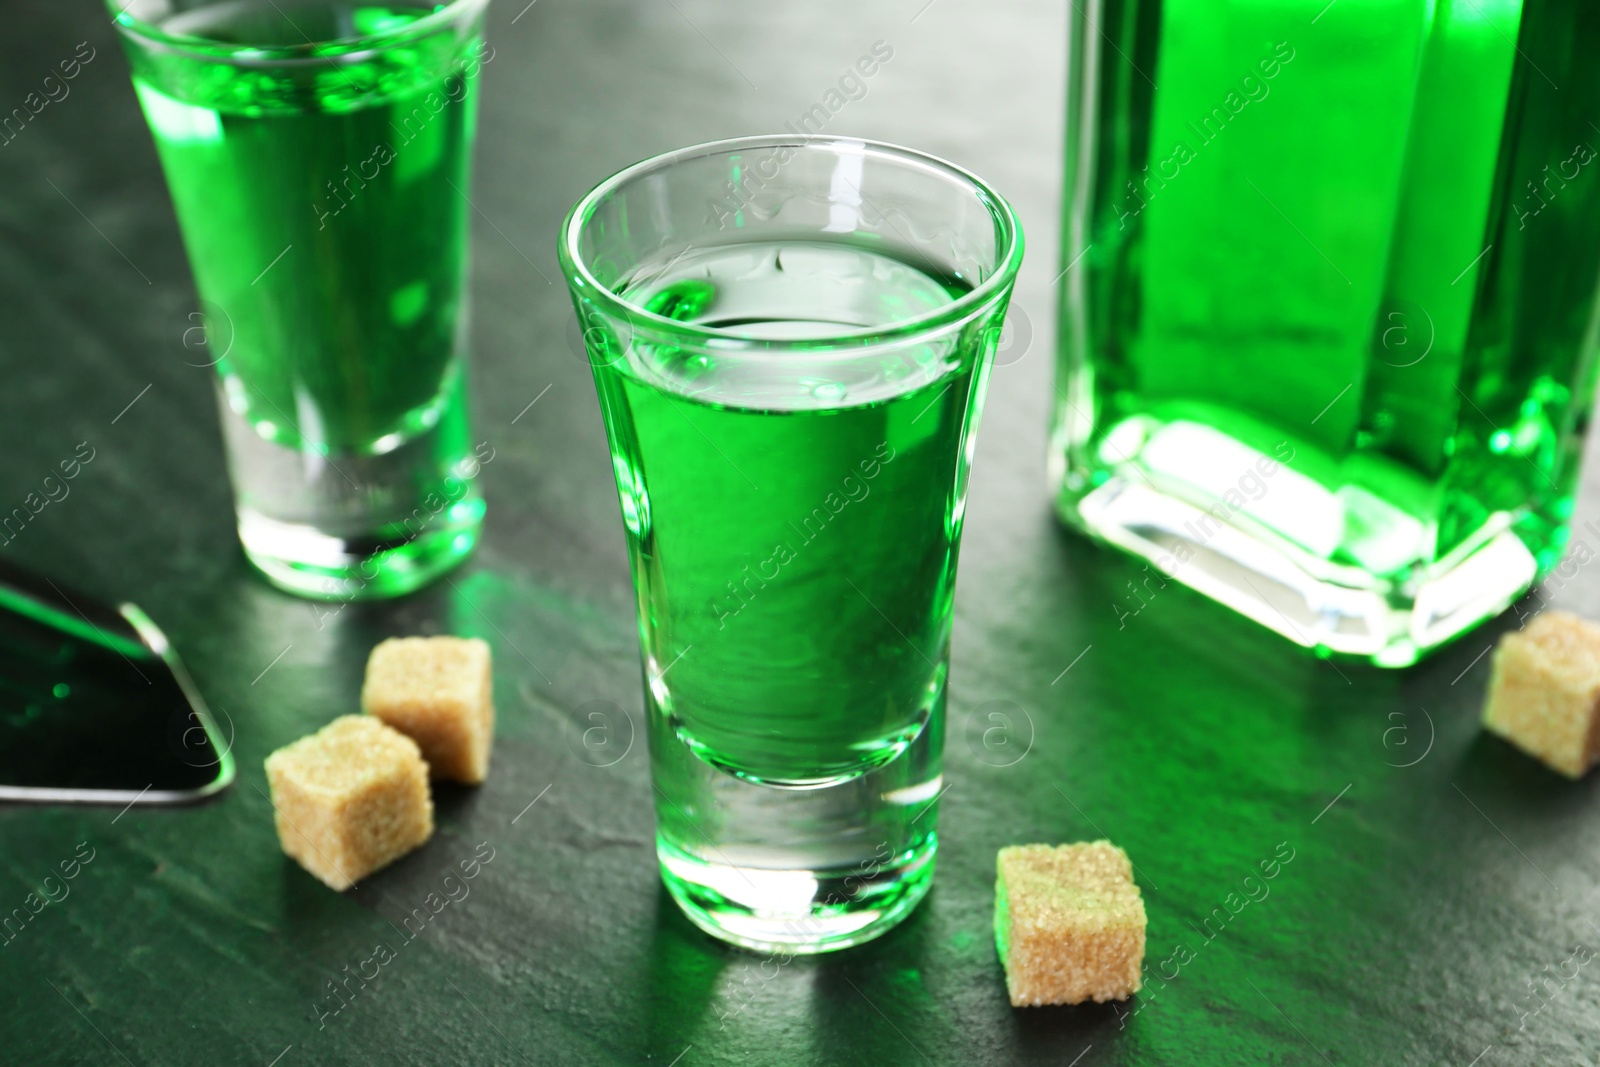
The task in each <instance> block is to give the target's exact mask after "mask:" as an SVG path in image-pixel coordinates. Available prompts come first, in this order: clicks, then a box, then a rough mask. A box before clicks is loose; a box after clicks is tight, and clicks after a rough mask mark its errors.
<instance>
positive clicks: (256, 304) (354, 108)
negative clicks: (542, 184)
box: [128, 0, 485, 573]
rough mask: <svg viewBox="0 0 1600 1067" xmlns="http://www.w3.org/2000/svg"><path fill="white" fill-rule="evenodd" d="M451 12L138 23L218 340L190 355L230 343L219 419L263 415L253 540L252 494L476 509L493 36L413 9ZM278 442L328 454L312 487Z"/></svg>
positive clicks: (347, 530)
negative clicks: (468, 373)
mask: <svg viewBox="0 0 1600 1067" xmlns="http://www.w3.org/2000/svg"><path fill="white" fill-rule="evenodd" d="M435 11H436V6H435V5H431V4H430V5H424V4H407V3H389V4H382V5H371V4H352V3H335V2H326V0H323V2H305V0H300V2H292V0H259V2H258V0H241V2H235V3H218V4H210V5H199V6H194V5H190V6H189V9H184V8H183V6H182V5H180V10H179V12H178V13H176V14H172V15H169V16H168V17H166V18H164V19H162V20H160V21H159V22H157V23H156V25H157V28H158V29H159V30H160V31H161V32H162V33H163V34H168V35H172V36H174V37H179V38H181V39H182V41H183V43H182V45H181V46H169V45H146V44H142V43H140V41H139V38H138V34H137V25H136V24H133V25H132V29H133V31H134V32H132V33H130V35H129V48H128V52H129V56H130V60H131V63H132V66H133V75H134V84H135V87H136V89H137V91H138V95H139V99H140V101H141V103H142V105H143V107H144V111H145V115H146V117H147V118H148V120H149V124H150V127H151V129H152V131H153V133H154V136H155V140H156V144H157V147H158V149H159V151H160V155H161V159H162V163H163V166H164V169H165V172H166V176H167V182H168V185H169V187H170V189H171V192H172V199H173V202H174V205H175V207H176V209H177V214H178V218H179V222H180V223H181V227H182V231H183V236H184V241H185V244H186V246H187V249H188V252H189V258H190V263H191V266H192V268H193V271H194V276H195V281H196V284H197V288H198V289H199V291H200V296H201V298H202V307H203V309H204V320H205V321H204V325H205V327H206V330H205V334H206V341H207V342H208V343H207V344H198V343H191V344H190V345H189V350H190V352H191V353H192V354H191V355H189V356H188V357H187V358H188V359H189V360H190V362H195V363H202V364H203V363H210V362H212V361H215V365H216V367H217V370H218V371H219V372H220V374H221V376H222V382H223V385H224V388H225V397H226V402H227V403H226V406H227V409H228V411H229V412H230V413H231V414H230V415H228V416H225V421H226V420H227V419H228V418H232V419H236V420H237V421H238V425H239V427H241V428H247V429H245V430H243V432H242V433H241V432H240V430H239V429H236V428H235V427H233V426H230V427H228V430H229V436H230V444H232V445H233V446H234V447H233V448H232V460H233V467H234V476H235V482H236V489H237V491H238V494H239V497H240V512H241V533H246V545H247V548H249V547H251V544H250V538H249V536H248V533H247V527H248V526H249V522H250V518H249V516H252V515H254V516H257V518H258V519H259V520H260V521H263V522H266V523H286V524H294V523H301V524H305V525H307V526H310V527H313V528H316V529H317V530H318V531H320V532H322V533H328V534H333V535H337V536H341V537H344V538H347V539H349V540H350V541H351V542H352V543H353V544H357V545H359V544H360V543H363V542H364V543H366V544H368V545H369V546H383V545H385V544H389V545H393V544H396V543H400V542H403V541H405V540H407V539H408V538H411V537H414V536H415V535H416V534H417V531H418V529H419V528H420V527H421V526H423V525H428V526H429V527H430V528H433V527H438V526H443V525H448V524H452V523H454V524H458V525H459V524H461V523H463V522H466V523H468V524H475V522H476V515H477V514H478V513H479V512H480V511H481V502H480V501H479V500H478V498H477V495H476V490H475V489H472V488H471V484H470V483H471V473H472V471H473V470H475V464H474V463H473V462H472V461H471V460H470V449H469V443H468V439H467V432H468V431H467V426H466V415H465V409H464V395H465V385H464V381H463V378H464V373H463V371H464V368H463V366H462V351H461V350H462V342H463V338H464V325H465V323H464V314H463V311H464V309H463V283H464V280H465V270H466V232H467V227H466V222H467V212H468V211H469V210H470V208H469V205H468V202H467V200H466V194H467V190H468V162H469V161H468V157H469V150H470V146H471V142H472V137H473V126H474V108H475V99H474V97H475V90H476V85H477V80H478V72H479V68H480V66H481V64H482V62H483V60H484V58H485V50H484V48H483V46H482V42H481V39H480V36H479V34H478V32H477V31H476V30H475V29H472V28H464V27H462V26H459V25H448V24H447V25H444V26H442V27H441V26H438V25H435V24H434V23H430V24H428V25H421V26H419V25H416V24H418V23H420V22H421V21H422V20H424V19H426V18H427V17H428V16H430V15H433V14H434V13H435ZM135 14H137V10H136V11H135ZM437 21H438V20H437V19H435V23H437ZM413 27H415V28H414V29H413ZM372 35H383V36H382V38H381V40H379V41H378V42H377V43H376V44H375V45H374V46H373V47H371V48H366V49H358V50H355V51H353V52H352V50H351V49H350V48H349V47H348V44H344V45H341V43H340V42H350V41H352V40H354V39H357V38H363V37H371V36H372ZM311 42H326V43H319V44H316V45H313V44H312V43H311ZM199 336H200V333H199V330H198V328H197V329H195V330H191V331H190V333H189V334H188V335H186V338H187V339H190V340H194V339H196V338H198V337H199ZM242 440H243V442H244V443H243V445H242V446H241V441H242ZM264 445H265V446H272V447H265V448H264V447H263V446H264ZM273 448H276V449H278V450H279V451H287V452H289V453H294V454H310V455H312V456H315V457H326V458H327V460H328V463H327V464H325V465H324V466H327V467H331V468H332V470H328V471H327V472H326V477H324V478H322V480H321V483H320V484H319V485H318V486H317V487H315V488H314V489H313V490H312V491H310V492H309V493H308V494H305V495H297V493H296V492H295V491H294V488H295V487H293V486H289V485H285V484H281V483H283V482H284V480H285V478H286V477H287V476H286V475H285V474H284V471H286V470H289V469H291V468H292V467H293V464H292V463H290V462H289V461H288V460H283V461H279V460H277V459H276V458H274V457H275V456H276V454H277V453H275V452H274V451H273ZM315 467H316V463H315V461H314V460H313V461H308V462H307V463H306V464H304V465H303V467H301V468H300V469H303V470H312V469H314V468H315ZM335 471H337V473H334V472H335ZM430 500H431V502H429V501H430ZM440 501H443V502H444V503H445V504H446V505H447V506H445V507H443V508H440V507H436V506H435V504H437V503H439V502H440ZM419 508H420V510H419ZM468 513H470V514H468ZM408 523H409V525H407V524H408ZM252 554H253V555H254V552H253V553H252ZM258 562H259V560H258ZM269 573H270V572H269Z"/></svg>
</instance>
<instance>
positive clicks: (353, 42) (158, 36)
mask: <svg viewBox="0 0 1600 1067" xmlns="http://www.w3.org/2000/svg"><path fill="white" fill-rule="evenodd" d="M488 3H489V0H448V2H447V3H445V4H443V5H441V6H439V7H437V8H435V9H434V10H432V11H430V12H428V13H427V14H426V15H424V16H422V17H421V18H419V19H417V20H416V21H415V22H408V23H406V24H405V25H404V26H396V27H394V28H393V29H387V30H380V31H379V32H377V33H366V34H359V35H357V36H354V37H335V38H331V39H329V40H322V41H312V40H308V41H306V42H305V43H304V44H291V45H258V44H241V43H237V42H231V41H217V40H212V39H211V38H208V37H199V36H196V35H194V34H188V33H169V32H167V31H166V30H163V29H161V28H160V27H159V26H157V25H156V24H155V23H153V22H148V21H146V20H145V19H142V18H139V17H138V16H137V15H134V14H131V10H132V8H133V7H134V6H135V5H134V3H132V2H128V0H123V2H122V3H118V0H106V6H107V7H110V8H113V9H114V10H115V11H116V15H115V17H114V18H113V19H112V24H113V25H115V26H116V28H117V32H118V33H120V34H122V35H124V36H126V37H129V38H131V39H133V40H136V41H138V42H139V43H140V44H144V45H149V46H154V47H156V48H160V49H164V50H167V51H174V52H184V53H187V54H189V55H192V56H198V57H201V58H204V59H210V60H213V61H216V62H219V63H240V64H247V65H263V66H297V65H299V64H305V63H326V62H334V61H338V60H350V59H360V58H362V57H364V56H365V54H366V53H368V52H376V51H380V50H382V49H385V48H390V47H392V46H394V45H396V44H400V43H403V42H405V41H409V40H411V39H413V38H415V37H425V36H427V35H428V34H431V33H433V32H435V31H437V30H438V29H439V28H440V27H442V26H446V25H449V24H450V23H452V22H454V21H456V20H457V19H458V18H460V17H461V16H462V14H463V13H464V12H466V11H468V10H469V9H472V8H479V9H481V8H484V7H487V6H488ZM274 6H276V5H274Z"/></svg>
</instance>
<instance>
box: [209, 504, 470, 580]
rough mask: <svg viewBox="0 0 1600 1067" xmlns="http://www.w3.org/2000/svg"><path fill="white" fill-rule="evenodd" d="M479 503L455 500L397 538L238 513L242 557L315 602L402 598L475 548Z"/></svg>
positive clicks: (245, 510) (270, 578)
mask: <svg viewBox="0 0 1600 1067" xmlns="http://www.w3.org/2000/svg"><path fill="white" fill-rule="evenodd" d="M483 511H484V507H483V500H482V499H481V498H478V497H469V498H468V499H466V500H462V501H459V502H458V503H456V504H454V505H452V506H451V507H450V508H449V509H448V510H447V512H446V513H445V514H444V515H441V516H440V520H441V521H439V522H437V523H436V524H434V525H433V526H432V527H430V528H429V529H426V530H424V531H423V532H422V533H420V534H418V535H417V536H415V537H410V538H405V539H402V540H388V541H386V540H381V539H379V538H366V539H359V540H357V539H351V538H346V537H339V536H335V535H332V534H328V533H324V532H322V531H320V530H318V529H316V528H315V527H313V526H308V525H303V524H299V523H287V522H282V521H279V520H276V519H270V518H268V517H266V516H265V515H261V514H259V513H256V512H253V511H251V510H249V509H247V508H246V509H241V510H240V512H239V541H240V543H241V544H242V545H243V547H244V554H245V557H246V558H247V559H248V560H249V561H250V563H251V564H252V565H253V566H254V567H255V568H256V570H258V571H259V572H261V574H262V576H263V577H265V578H266V579H267V581H269V582H271V583H272V584H273V585H275V586H277V587H278V588H279V589H282V590H284V591H285V592H288V593H293V594H294V595H296V596H302V597H307V598H309V599H312V600H330V601H352V600H385V599H389V598H392V597H399V596H404V595H405V594H407V593H411V592H415V591H416V590H418V589H420V588H422V587H423V586H425V585H427V584H428V583H429V582H432V581H433V580H434V579H436V578H438V577H439V576H440V575H442V574H444V573H445V572H446V571H448V570H450V569H452V568H454V567H456V566H457V565H459V564H460V563H461V562H462V561H463V560H465V559H466V558H467V557H468V556H470V555H471V554H472V550H473V549H474V548H475V547H476V546H477V543H478V534H479V530H480V528H481V526H482V523H483Z"/></svg>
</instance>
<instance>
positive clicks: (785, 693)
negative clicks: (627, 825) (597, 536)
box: [560, 137, 1022, 953]
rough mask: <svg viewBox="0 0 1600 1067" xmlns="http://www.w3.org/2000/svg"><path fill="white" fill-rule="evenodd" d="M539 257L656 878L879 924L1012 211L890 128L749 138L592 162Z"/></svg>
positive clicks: (879, 927) (928, 693) (925, 778)
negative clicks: (624, 584) (578, 403)
mask: <svg viewBox="0 0 1600 1067" xmlns="http://www.w3.org/2000/svg"><path fill="white" fill-rule="evenodd" d="M560 256H561V262H562V266H563V269H564V272H565V274H566V277H567V280H568V284H569V286H570V287H571V290H572V296H573V301H574V304H575V306H576V309H577V313H578V317H579V320H580V322H581V323H582V325H583V326H584V328H585V339H586V346H587V350H588V354H589V359H590V364H591V367H592V369H593V372H594V378H595V385H596V389H597V391H598V393H599V396H600V404H601V409H602V412H603V414H604V416H605V422H606V430H607V434H608V437H609V439H610V445H611V456H612V468H613V470H614V471H615V474H616V481H617V489H618V495H619V497H620V499H621V503H622V517H623V523H624V526H625V527H626V530H627V541H628V548H629V551H630V555H631V558H632V566H633V581H634V588H635V591H636V595H637V602H638V617H639V633H640V639H641V643H642V652H643V665H644V681H645V704H646V715H647V717H648V722H649V726H648V734H649V739H650V757H651V767H652V774H653V778H654V784H655V797H656V823H657V855H658V857H659V859H660V862H661V870H662V876H663V878H664V880H665V882H666V885H667V888H668V889H669V890H670V891H671V892H672V894H673V896H674V897H675V898H676V899H677V901H678V903H679V904H680V905H682V907H683V909H684V911H685V912H686V913H687V914H688V916H689V917H690V918H691V919H692V920H693V921H694V922H695V923H697V924H699V925H700V926H701V927H702V928H704V929H706V930H708V931H710V932H711V933H712V934H714V935H716V936H718V937H721V938H724V939H726V940H728V941H732V942H735V943H737V944H741V945H745V946H747V947H751V948H756V949H765V950H781V951H785V952H789V953H807V952H823V951H827V950H830V949H836V948H842V947H844V946H847V945H852V944H856V943H858V942H861V941H865V940H868V939H870V938H872V937H876V936H877V935H879V934H881V933H883V932H884V931H885V930H887V929H889V928H890V927H891V926H893V925H894V924H895V923H896V922H898V921H899V920H900V919H901V918H903V917H904V916H905V915H906V914H908V913H909V912H910V910H911V909H912V908H913V907H915V905H916V903H917V901H918V900H920V899H921V898H922V896H923V894H924V893H926V892H927V889H928V886H929V883H930V880H931V878H932V876H933V866H934V854H935V851H936V848H937V842H938V836H937V829H936V826H937V820H938V813H937V810H936V808H937V803H938V796H939V791H940V780H941V765H942V764H941V759H942V750H943V744H944V709H945V682H946V673H947V669H948V662H949V645H950V619H951V598H952V595H953V593H954V589H955V578H956V556H957V552H958V550H959V547H960V541H961V524H962V514H963V508H964V502H965V498H966V485H967V472H968V469H969V464H970V461H971V456H972V451H973V446H974V438H973V432H974V430H975V428H976V423H977V418H978V413H979V410H980V409H981V407H982V404H983V394H984V385H985V382H986V380H987V377H988V373H989V368H990V364H991V362H992V358H993V353H994V348H995V343H996V340H997V338H998V335H999V331H1000V327H1001V322H1002V319H1003V317H1004V315H1005V309H1006V303H1007V300H1008V299H1009V297H1010V292H1011V286H1012V283H1013V281H1014V280H1015V277H1016V271H1017V267H1018V265H1019V264H1020V261H1021V258H1022V235H1021V232H1020V230H1019V228H1018V225H1017V222H1016V219H1015V217H1014V216H1013V214H1012V212H1011V209H1010V208H1009V207H1008V206H1007V205H1006V203H1005V201H1004V200H1002V199H1001V198H1000V196H999V195H997V194H996V193H995V192H994V191H993V190H991V189H990V188H989V187H988V186H986V185H985V184H984V183H983V182H982V181H980V180H979V179H977V178H975V177H974V176H972V175H971V174H968V173H967V172H965V171H963V170H960V169H959V168H957V167H954V166H952V165H951V164H949V163H945V162H943V161H941V160H938V159H934V158H931V157H928V156H924V155H921V154H919V153H916V152H911V151H908V150H906V149H902V148H895V147H892V146H889V145H882V144H875V143H872V142H863V141H858V140H848V139H839V138H826V137H818V138H793V137H790V138H785V137H772V138H747V139H743V140H736V141H724V142H720V143H716V144H710V145H702V146H699V147H696V148H688V149H684V150H682V151H679V152H674V153H671V154H669V155H666V156H661V157H658V158H656V159H652V160H648V161H646V162H644V163H640V164H638V165H636V166H634V167H631V168H629V169H628V170H625V171H623V172H621V173H620V174H617V175H616V176H614V177H612V178H610V179H608V180H607V181H605V182H603V183H602V184H601V185H600V186H598V187H597V188H596V189H595V190H594V191H593V192H591V193H590V194H589V195H588V196H586V197H585V198H584V199H583V200H582V201H580V202H579V203H578V205H577V206H576V207H575V208H574V209H573V211H572V214H571V215H570V216H569V217H568V219H567V222H566V225H565V227H564V228H563V231H562V234H561V240H560Z"/></svg>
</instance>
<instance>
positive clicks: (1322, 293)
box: [1051, 0, 1600, 666]
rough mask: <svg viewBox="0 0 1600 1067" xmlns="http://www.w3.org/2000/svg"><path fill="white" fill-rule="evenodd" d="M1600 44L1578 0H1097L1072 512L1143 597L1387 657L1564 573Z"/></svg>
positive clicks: (1119, 608)
mask: <svg viewBox="0 0 1600 1067" xmlns="http://www.w3.org/2000/svg"><path fill="white" fill-rule="evenodd" d="M1596 54H1600V8H1597V7H1596V6H1595V5H1593V4H1590V3H1586V2H1583V0H1337V2H1334V3H1330V2H1329V0H1159V2H1158V0H1104V2H1103V3H1099V4H1086V5H1083V7H1081V8H1079V9H1078V12H1077V14H1076V16H1075V17H1074V19H1073V21H1072V29H1071V46H1070V63H1069V65H1070V69H1071V71H1072V74H1071V76H1070V78H1069V100H1068V107H1067V112H1068V131H1067V138H1066V141H1067V182H1068V184H1067V191H1068V205H1067V206H1068V211H1067V220H1066V232H1065V256H1064V261H1063V265H1064V266H1066V267H1068V268H1069V269H1068V270H1067V271H1066V275H1065V279H1064V283H1063V286H1062V290H1061V310H1062V314H1061V323H1062V329H1061V334H1060V365H1059V368H1060V369H1059V374H1058V380H1057V394H1058V395H1057V404H1056V418H1055V436H1054V443H1053V447H1052V454H1051V472H1052V478H1053V488H1054V491H1055V493H1056V500H1057V505H1058V508H1059V510H1060V512H1061V514H1062V516H1063V517H1064V518H1065V519H1066V521H1067V522H1069V523H1070V524H1072V525H1074V526H1076V527H1078V528H1080V529H1082V530H1084V531H1086V532H1088V533H1089V534H1091V535H1093V536H1095V537H1097V538H1100V539H1103V540H1105V541H1109V542H1111V543H1112V544H1115V545H1118V546H1121V547H1122V548H1124V549H1127V550H1129V551H1131V552H1134V553H1136V554H1138V555H1140V556H1143V557H1145V558H1146V559H1147V560H1148V561H1149V563H1150V565H1151V567H1152V572H1151V574H1150V575H1149V576H1148V577H1147V578H1146V579H1145V582H1144V586H1145V588H1146V589H1147V590H1148V591H1149V592H1151V593H1154V592H1155V591H1157V590H1159V588H1161V587H1162V586H1164V585H1165V584H1167V582H1168V581H1171V580H1176V581H1179V582H1183V583H1185V584H1187V585H1190V586H1192V587H1194V588H1195V589H1198V590H1200V591H1201V592H1203V593H1205V594H1207V595H1209V596H1211V597H1213V598H1215V599H1217V600H1219V601H1221V602H1223V603H1225V604H1228V605H1230V606H1232V607H1233V608H1235V609H1236V610H1238V611H1240V612H1243V613H1244V614H1246V615H1248V616H1250V617H1251V618H1253V619H1255V620H1256V621H1258V622H1260V623H1262V624H1264V625H1266V626H1268V627H1271V628H1272V629H1274V630H1277V631H1279V632H1280V633H1282V634H1283V635H1284V636H1286V637H1288V638H1289V639H1291V640H1293V641H1296V642H1298V643H1300V644H1302V645H1306V646H1310V647H1313V648H1315V649H1317V650H1318V651H1319V652H1320V653H1322V654H1325V655H1326V654H1341V655H1346V656H1353V657H1360V658H1364V659H1367V660H1370V661H1372V662H1374V663H1377V664H1379V665H1387V666H1404V665H1406V664H1409V663H1411V662H1413V661H1415V660H1416V659H1418V658H1419V657H1421V656H1423V655H1425V654H1426V653H1427V652H1429V651H1430V650H1432V649H1435V648H1437V647H1439V646H1440V645H1442V644H1443V643H1445V642H1447V641H1449V640H1450V639H1451V638H1453V637H1455V636H1456V635H1458V634H1461V633H1463V632H1464V631H1466V630H1467V629H1468V628H1470V627H1472V626H1474V625H1476V624H1477V623H1478V622H1480V621H1482V620H1483V619H1485V618H1487V617H1489V616H1491V615H1493V614H1495V613H1497V612H1499V611H1501V610H1502V609H1503V608H1505V607H1506V606H1507V605H1508V604H1510V603H1511V601H1513V600H1514V599H1516V598H1517V597H1518V596H1520V595H1521V594H1522V593H1523V592H1524V591H1525V590H1527V589H1528V588H1529V587H1530V585H1532V584H1533V583H1534V582H1535V581H1537V580H1538V579H1540V578H1541V577H1542V576H1544V575H1545V574H1546V573H1547V572H1549V571H1550V569H1551V568H1552V567H1554V566H1555V565H1556V564H1557V563H1559V562H1560V560H1561V557H1562V554H1563V551H1564V550H1565V548H1566V546H1567V544H1568V538H1569V521H1570V519H1571V517H1572V506H1573V489H1574V485H1575V479H1576V476H1577V471H1578V460H1579V456H1580V451H1581V447H1582V440H1583V435H1584V433H1585V431H1586V429H1587V426H1588V421H1589V414H1590V409H1591V406H1592V403H1593V394H1594V384H1595V381H1594V374H1595V361H1594V351H1595V346H1594V319H1595V294H1596V286H1597V282H1600V155H1597V149H1600V127H1596V125H1595V123H1596V122H1597V121H1600V64H1596V63H1595V62H1594V59H1593V57H1594V56H1595V55H1596ZM1591 554H1592V553H1591ZM1156 570H1159V571H1160V572H1161V574H1160V575H1157V574H1155V573H1154V572H1155V571H1156ZM1144 601H1145V594H1144V593H1137V594H1136V595H1135V594H1130V595H1129V596H1128V597H1127V598H1126V599H1125V600H1123V601H1119V602H1117V603H1113V604H1108V605H1107V606H1106V610H1107V611H1108V612H1110V611H1115V612H1116V613H1117V615H1118V617H1119V618H1123V619H1124V621H1125V624H1126V625H1130V626H1131V625H1132V624H1131V622H1126V618H1127V616H1129V615H1132V614H1136V613H1137V612H1138V611H1139V610H1140V609H1141V607H1142V606H1143V603H1144Z"/></svg>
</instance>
